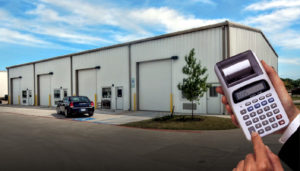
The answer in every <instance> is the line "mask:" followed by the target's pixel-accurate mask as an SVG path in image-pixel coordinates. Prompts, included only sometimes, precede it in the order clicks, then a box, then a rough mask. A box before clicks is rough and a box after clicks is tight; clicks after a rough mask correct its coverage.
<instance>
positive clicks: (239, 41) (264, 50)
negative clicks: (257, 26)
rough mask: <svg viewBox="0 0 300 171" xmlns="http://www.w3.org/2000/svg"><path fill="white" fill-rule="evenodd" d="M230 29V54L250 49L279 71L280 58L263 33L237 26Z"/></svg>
mask: <svg viewBox="0 0 300 171" xmlns="http://www.w3.org/2000/svg"><path fill="white" fill-rule="evenodd" d="M229 30H230V33H229V35H230V56H233V55H236V54H238V53H241V52H243V51H246V50H249V49H250V50H252V51H253V52H254V53H255V54H256V55H257V57H258V58H259V59H260V60H262V59H263V60H264V61H266V63H267V64H269V65H271V66H273V67H274V68H275V69H276V71H277V69H278V68H277V64H278V58H277V56H276V54H275V53H274V52H273V50H272V48H271V47H270V46H269V44H268V43H267V41H266V40H265V38H264V37H263V36H262V34H261V33H258V32H255V31H250V30H246V29H241V28H235V27H230V29H229Z"/></svg>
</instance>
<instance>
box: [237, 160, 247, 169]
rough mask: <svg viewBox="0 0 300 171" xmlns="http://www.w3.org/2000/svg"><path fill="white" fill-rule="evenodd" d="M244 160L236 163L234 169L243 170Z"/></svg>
mask: <svg viewBox="0 0 300 171" xmlns="http://www.w3.org/2000/svg"><path fill="white" fill-rule="evenodd" d="M244 163H245V162H244V160H241V161H240V162H239V163H238V165H237V166H236V171H243V170H244Z"/></svg>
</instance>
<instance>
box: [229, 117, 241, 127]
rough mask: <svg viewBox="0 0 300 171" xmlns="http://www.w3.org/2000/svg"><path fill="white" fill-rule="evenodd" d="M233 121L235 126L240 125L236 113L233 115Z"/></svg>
mask: <svg viewBox="0 0 300 171" xmlns="http://www.w3.org/2000/svg"><path fill="white" fill-rule="evenodd" d="M231 121H232V123H233V124H234V125H235V126H237V127H240V125H239V122H238V121H237V119H236V117H235V115H231Z"/></svg>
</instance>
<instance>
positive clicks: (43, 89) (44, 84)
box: [39, 75, 51, 106]
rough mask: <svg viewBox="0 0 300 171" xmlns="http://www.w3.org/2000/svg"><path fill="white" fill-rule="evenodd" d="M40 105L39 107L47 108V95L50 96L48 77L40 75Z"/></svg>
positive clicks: (49, 80)
mask: <svg viewBox="0 0 300 171" xmlns="http://www.w3.org/2000/svg"><path fill="white" fill-rule="evenodd" d="M39 81H40V85H39V86H40V96H39V98H40V105H41V106H49V95H50V94H51V91H50V87H51V79H50V75H42V76H40V80H39Z"/></svg>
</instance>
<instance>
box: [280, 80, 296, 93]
mask: <svg viewBox="0 0 300 171" xmlns="http://www.w3.org/2000/svg"><path fill="white" fill-rule="evenodd" d="M281 80H282V81H283V82H284V84H285V87H286V89H288V91H291V90H294V89H296V88H300V79H297V80H293V79H290V78H281Z"/></svg>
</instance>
